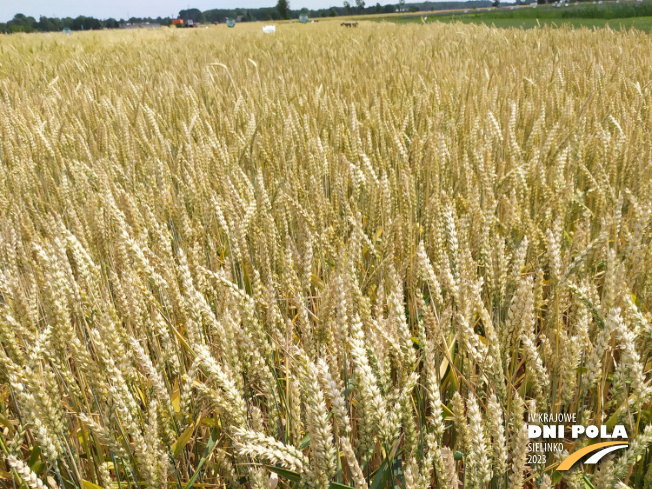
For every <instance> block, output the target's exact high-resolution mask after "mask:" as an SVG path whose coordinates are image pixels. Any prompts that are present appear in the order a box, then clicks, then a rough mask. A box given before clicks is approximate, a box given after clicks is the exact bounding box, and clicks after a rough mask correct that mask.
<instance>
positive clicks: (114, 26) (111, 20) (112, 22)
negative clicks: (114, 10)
mask: <svg viewBox="0 0 652 489" xmlns="http://www.w3.org/2000/svg"><path fill="white" fill-rule="evenodd" d="M161 23H163V21H161ZM104 27H108V28H109V29H117V28H118V27H120V24H119V23H118V21H117V20H115V19H114V18H113V17H111V18H109V19H106V20H105V21H104Z"/></svg>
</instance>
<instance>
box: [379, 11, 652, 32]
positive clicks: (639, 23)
mask: <svg viewBox="0 0 652 489" xmlns="http://www.w3.org/2000/svg"><path fill="white" fill-rule="evenodd" d="M391 21H392V22H397V23H407V22H422V20H421V18H416V19H415V18H395V19H392V20H391ZM537 21H538V22H537ZM427 22H428V23H430V22H447V23H450V22H463V23H465V24H485V25H488V26H490V27H491V26H495V27H501V28H509V27H523V28H524V29H531V28H533V27H538V26H543V25H550V26H553V27H562V26H564V25H566V26H570V27H589V28H592V27H606V26H609V27H610V28H611V29H621V28H624V29H630V28H632V27H633V28H635V29H639V30H641V31H645V32H650V29H652V17H632V18H628V19H582V18H570V19H545V18H544V19H536V18H534V19H533V18H518V17H504V18H491V17H488V16H487V17H485V16H483V15H482V14H475V15H474V14H469V15H445V16H437V17H433V18H431V19H428V20H427Z"/></svg>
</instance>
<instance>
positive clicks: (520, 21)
mask: <svg viewBox="0 0 652 489" xmlns="http://www.w3.org/2000/svg"><path fill="white" fill-rule="evenodd" d="M424 19H426V20H424ZM373 20H376V21H379V20H383V21H390V22H396V23H414V22H417V23H423V22H426V23H431V22H463V23H467V24H486V25H488V26H492V25H493V26H495V27H502V28H509V27H523V28H525V29H530V28H533V27H537V26H543V25H550V26H553V27H555V26H556V27H561V26H563V25H567V26H571V27H589V28H592V27H599V28H601V27H606V26H608V27H610V28H612V29H621V28H624V29H629V28H636V29H639V30H642V31H646V32H649V31H650V29H651V28H652V2H645V3H632V2H628V3H619V4H616V3H614V2H609V3H604V4H601V5H594V4H584V5H580V6H574V5H573V6H571V7H564V8H555V7H552V6H539V7H538V8H536V9H534V8H531V7H520V8H518V9H514V10H512V9H505V8H503V9H493V10H490V11H486V10H482V11H478V12H470V13H464V12H462V11H457V12H450V11H449V12H448V13H444V14H442V13H441V12H438V13H436V14H434V13H425V12H424V13H423V14H420V15H415V14H409V15H403V16H398V15H397V16H391V17H390V16H386V17H380V16H378V17H375V18H374V19H373Z"/></svg>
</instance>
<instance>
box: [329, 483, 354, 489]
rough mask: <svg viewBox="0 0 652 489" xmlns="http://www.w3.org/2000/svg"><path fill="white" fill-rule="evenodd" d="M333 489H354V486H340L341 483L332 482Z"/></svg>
mask: <svg viewBox="0 0 652 489" xmlns="http://www.w3.org/2000/svg"><path fill="white" fill-rule="evenodd" d="M331 489H354V488H353V486H347V485H346V484H340V483H339V482H331Z"/></svg>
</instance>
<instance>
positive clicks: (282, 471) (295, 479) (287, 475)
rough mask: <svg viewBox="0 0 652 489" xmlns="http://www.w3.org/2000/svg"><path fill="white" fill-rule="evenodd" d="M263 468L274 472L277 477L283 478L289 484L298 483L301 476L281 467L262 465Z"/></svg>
mask: <svg viewBox="0 0 652 489" xmlns="http://www.w3.org/2000/svg"><path fill="white" fill-rule="evenodd" d="M263 467H265V468H266V469H267V470H271V471H272V472H275V473H277V474H278V475H281V476H283V477H285V478H286V479H287V480H289V481H290V482H297V483H298V482H300V481H301V475H299V473H298V472H295V471H294V470H288V469H284V468H282V467H274V466H273V465H263Z"/></svg>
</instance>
